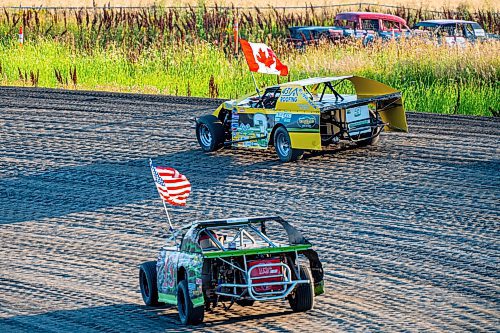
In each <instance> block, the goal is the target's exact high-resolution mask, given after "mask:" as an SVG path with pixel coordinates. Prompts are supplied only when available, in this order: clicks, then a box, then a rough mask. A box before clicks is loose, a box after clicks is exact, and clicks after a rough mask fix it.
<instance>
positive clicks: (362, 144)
mask: <svg viewBox="0 0 500 333" xmlns="http://www.w3.org/2000/svg"><path fill="white" fill-rule="evenodd" d="M370 118H371V122H372V124H373V123H378V120H379V119H378V115H375V114H373V113H372V112H370ZM383 130H384V128H383V127H377V128H375V132H373V130H372V135H374V134H376V136H374V137H371V138H368V139H363V140H360V141H358V142H356V145H357V146H358V147H365V146H374V145H376V144H377V143H378V141H379V140H380V133H382V131H383Z"/></svg>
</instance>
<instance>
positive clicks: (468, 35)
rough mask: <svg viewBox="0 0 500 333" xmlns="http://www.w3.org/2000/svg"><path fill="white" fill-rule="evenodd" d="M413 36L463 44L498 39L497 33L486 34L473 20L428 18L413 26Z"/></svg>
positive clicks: (451, 43)
mask: <svg viewBox="0 0 500 333" xmlns="http://www.w3.org/2000/svg"><path fill="white" fill-rule="evenodd" d="M413 30H414V33H415V36H420V37H426V38H430V39H437V40H438V41H439V42H444V43H446V44H447V45H459V46H463V45H465V44H466V43H467V42H471V43H473V42H476V41H484V40H486V39H490V38H495V39H498V35H494V34H487V33H486V32H485V31H484V29H483V27H481V25H479V24H478V23H476V22H473V21H464V20H428V21H422V22H419V23H417V24H415V25H414V26H413Z"/></svg>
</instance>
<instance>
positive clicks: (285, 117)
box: [274, 112, 292, 123]
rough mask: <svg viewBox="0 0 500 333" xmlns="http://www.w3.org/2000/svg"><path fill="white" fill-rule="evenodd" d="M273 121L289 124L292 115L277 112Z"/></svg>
mask: <svg viewBox="0 0 500 333" xmlns="http://www.w3.org/2000/svg"><path fill="white" fill-rule="evenodd" d="M274 119H275V121H276V122H282V123H289V122H290V121H291V120H292V114H291V113H288V112H278V113H276V116H275V117H274Z"/></svg>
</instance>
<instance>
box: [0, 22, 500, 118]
mask: <svg viewBox="0 0 500 333" xmlns="http://www.w3.org/2000/svg"><path fill="white" fill-rule="evenodd" d="M195 14H196V13H195ZM39 15H40V18H38V22H39V23H38V26H35V25H33V26H31V27H26V28H25V31H26V41H25V44H24V46H22V47H20V46H19V44H18V42H17V35H16V32H17V25H19V22H18V23H17V25H16V26H15V27H14V28H12V27H11V26H10V25H12V23H13V22H14V18H13V17H10V19H12V22H11V21H9V19H5V18H4V19H2V17H1V16H0V84H1V85H14V86H22V85H27V86H31V85H36V86H39V87H61V88H69V89H85V90H108V91H122V92H143V93H155V94H156V93H158V94H168V95H190V96H205V97H221V98H235V97H237V96H241V95H244V94H246V93H248V92H251V91H253V90H254V86H253V82H252V78H251V75H250V73H249V71H248V68H247V65H246V63H245V60H244V59H243V57H242V55H241V54H240V55H239V56H234V55H233V54H232V51H231V48H232V45H231V42H230V33H231V31H230V29H226V30H225V35H224V38H218V39H215V38H214V37H213V36H214V35H215V32H214V31H209V29H208V28H206V27H205V23H204V21H200V20H199V19H196V17H195V19H194V21H193V22H194V23H193V26H192V27H185V28H183V30H182V31H183V35H182V34H181V35H180V36H179V35H178V34H171V35H166V34H163V33H161V31H160V32H159V31H158V27H156V26H155V25H154V24H150V25H149V26H146V27H145V26H144V25H143V24H141V25H140V26H134V25H133V24H132V23H129V24H122V25H120V24H113V22H118V20H117V19H115V20H114V21H113V20H111V21H109V22H111V24H109V28H108V30H104V28H103V29H101V25H99V28H97V23H96V24H95V28H94V23H92V26H90V23H89V21H87V23H86V26H85V23H81V22H82V21H83V22H85V19H82V18H80V19H78V16H77V15H76V16H75V17H76V18H75V17H74V16H68V17H67V18H66V16H64V21H63V20H62V17H59V19H55V20H54V17H53V16H49V15H48V14H47V13H45V14H43V15H45V16H42V14H39ZM200 18H203V16H200ZM99 19H101V20H102V21H103V22H104V25H105V24H106V21H105V19H104V18H99ZM87 20H88V19H87ZM20 21H22V20H20ZM66 21H67V23H64V24H63V23H62V22H66ZM90 21H92V17H91V18H90ZM198 21H199V24H198V25H195V23H196V22H198ZM124 22H125V21H124ZM28 23H29V20H28ZM226 23H227V22H226ZM273 24H274V25H276V22H274V23H272V24H270V25H271V26H273ZM12 26H14V25H12ZM273 29H275V30H276V27H274V28H273ZM190 31H191V32H190ZM243 34H246V35H250V39H251V40H254V41H257V40H262V39H264V40H266V39H267V42H269V43H270V44H271V45H272V47H273V48H274V49H275V52H276V53H277V55H278V57H279V58H281V60H282V62H284V63H285V64H287V65H288V66H289V68H290V77H289V78H283V77H282V78H280V79H281V81H282V82H283V81H285V80H296V79H301V78H306V77H310V76H333V75H345V74H356V75H360V76H365V77H368V78H373V79H376V80H379V81H381V82H384V83H386V84H389V85H391V86H393V87H395V88H397V89H400V90H401V91H402V92H403V95H404V101H405V107H406V109H407V110H416V111H423V112H437V113H457V114H473V115H488V116H489V115H492V114H495V113H496V112H498V110H500V94H499V93H498V91H499V88H500V84H499V81H500V80H499V78H500V56H499V55H500V43H499V42H492V43H481V44H475V45H470V46H468V47H466V48H456V47H443V46H438V45H435V44H434V43H431V42H429V41H420V40H407V41H403V42H399V43H395V42H389V43H380V44H375V45H373V46H372V47H368V48H365V47H363V46H362V45H359V44H356V43H351V44H345V45H332V44H325V45H319V46H312V47H308V48H307V49H306V50H305V51H298V50H295V49H293V48H291V47H288V46H287V45H286V44H285V43H284V42H283V38H282V37H280V34H279V32H276V34H272V33H269V34H267V35H265V36H264V35H263V33H262V32H259V30H258V26H256V27H254V28H251V29H250V28H249V29H247V31H244V32H243ZM252 36H254V37H252ZM252 38H253V39H252ZM256 78H257V80H258V82H259V83H260V84H261V85H269V84H275V83H276V82H277V77H276V76H270V75H260V74H258V75H256Z"/></svg>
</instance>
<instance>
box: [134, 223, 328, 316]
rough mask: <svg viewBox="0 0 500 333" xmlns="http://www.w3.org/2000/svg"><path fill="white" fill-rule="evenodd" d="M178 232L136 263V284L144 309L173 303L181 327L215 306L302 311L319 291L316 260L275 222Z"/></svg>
mask: <svg viewBox="0 0 500 333" xmlns="http://www.w3.org/2000/svg"><path fill="white" fill-rule="evenodd" d="M181 231H183V232H185V234H184V235H182V237H174V239H176V244H175V246H171V247H162V248H161V250H160V253H159V255H158V259H157V260H156V261H149V262H145V263H143V264H142V265H140V267H139V284H140V288H141V294H142V298H143V300H144V303H145V304H146V305H149V306H159V305H162V304H163V303H167V304H172V305H177V308H178V311H179V318H180V321H181V323H182V324H199V323H201V322H202V321H203V318H204V313H205V311H206V310H209V309H210V308H212V307H215V306H217V305H219V304H222V305H223V306H225V308H226V309H229V308H230V307H231V306H232V305H233V304H234V303H236V304H238V305H240V306H252V305H253V304H254V302H255V301H258V302H263V301H272V300H279V299H288V302H289V304H290V307H291V308H292V310H293V311H295V312H304V311H308V310H310V309H312V308H313V305H314V298H315V296H317V295H320V294H323V293H324V282H323V268H322V265H321V262H320V260H319V258H318V254H317V253H316V251H314V250H313V248H312V245H311V243H309V241H307V240H306V239H305V238H304V236H302V234H301V233H300V232H299V231H298V230H297V229H295V228H294V227H292V226H291V225H290V224H289V223H288V222H286V221H284V220H283V219H282V218H280V217H277V216H272V217H251V218H236V219H224V220H210V221H201V222H194V223H192V224H191V225H188V226H186V227H185V228H183V229H181Z"/></svg>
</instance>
